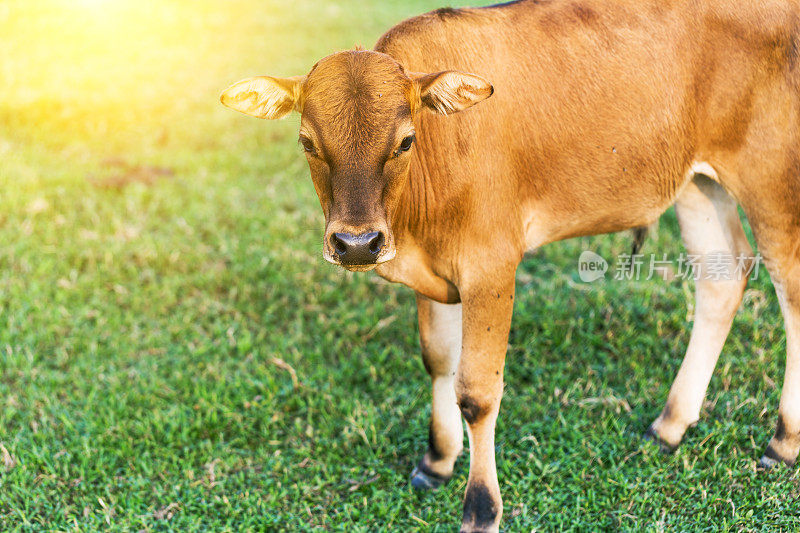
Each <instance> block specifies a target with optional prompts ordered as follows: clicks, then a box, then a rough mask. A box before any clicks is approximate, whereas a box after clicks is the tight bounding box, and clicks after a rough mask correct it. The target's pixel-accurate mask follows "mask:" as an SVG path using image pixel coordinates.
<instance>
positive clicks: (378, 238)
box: [369, 232, 386, 255]
mask: <svg viewBox="0 0 800 533" xmlns="http://www.w3.org/2000/svg"><path fill="white" fill-rule="evenodd" d="M376 233H377V234H376V235H375V236H374V237H373V238H372V239H370V241H369V251H370V252H371V253H372V254H373V255H378V254H379V253H380V251H381V248H383V244H384V242H385V241H386V239H384V237H383V233H381V232H376Z"/></svg>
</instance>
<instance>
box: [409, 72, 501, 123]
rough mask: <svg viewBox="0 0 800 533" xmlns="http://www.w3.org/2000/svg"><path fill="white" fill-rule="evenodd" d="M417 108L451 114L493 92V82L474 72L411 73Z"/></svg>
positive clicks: (472, 104) (470, 105)
mask: <svg viewBox="0 0 800 533" xmlns="http://www.w3.org/2000/svg"><path fill="white" fill-rule="evenodd" d="M411 79H412V80H413V81H414V87H415V89H416V90H415V93H416V95H418V96H417V102H415V103H416V104H417V106H418V108H426V109H429V110H431V111H434V112H435V113H440V114H442V115H450V114H452V113H458V112H459V111H463V110H464V109H467V108H468V107H472V106H474V105H475V104H477V103H478V102H481V101H483V100H485V99H487V98H489V97H490V96H492V93H494V87H492V84H491V83H489V82H488V81H486V80H485V79H483V78H481V77H480V76H476V75H474V74H465V73H463V72H455V71H452V70H447V71H444V72H436V73H434V74H412V75H411Z"/></svg>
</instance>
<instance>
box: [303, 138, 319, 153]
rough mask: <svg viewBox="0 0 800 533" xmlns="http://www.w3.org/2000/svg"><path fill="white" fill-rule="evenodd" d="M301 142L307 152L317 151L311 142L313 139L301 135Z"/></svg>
mask: <svg viewBox="0 0 800 533" xmlns="http://www.w3.org/2000/svg"><path fill="white" fill-rule="evenodd" d="M300 144H302V145H303V150H305V151H306V152H308V153H310V154H313V153H315V152H316V150H315V149H314V143H312V142H311V139H309V138H308V137H300Z"/></svg>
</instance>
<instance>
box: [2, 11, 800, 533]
mask: <svg viewBox="0 0 800 533" xmlns="http://www.w3.org/2000/svg"><path fill="white" fill-rule="evenodd" d="M75 4H76V3H75V2H66V0H63V1H62V0H46V1H42V2H37V3H29V2H22V1H21V0H11V1H8V2H4V3H3V4H1V5H0V35H3V38H2V39H0V69H2V70H1V71H0V90H1V91H2V99H0V183H1V185H2V188H0V242H2V247H0V443H2V446H3V447H4V448H5V449H6V450H7V452H8V454H9V455H8V456H6V457H5V458H4V459H3V457H2V454H0V523H1V524H0V525H1V527H0V529H3V530H20V531H38V530H79V531H92V530H108V529H113V530H119V531H128V530H157V531H162V530H175V531H185V530H194V531H201V530H202V531H212V530H213V531H226V530H228V531H240V530H270V531H273V530H274V531H307V530H333V531H348V532H352V531H414V530H421V531H429V530H432V531H452V530H454V529H455V528H456V527H457V524H458V522H459V520H460V509H461V498H462V494H463V491H464V486H465V482H466V476H467V461H466V459H465V458H462V459H461V460H460V461H459V463H458V465H457V468H456V473H455V476H454V478H453V480H452V481H451V482H450V484H449V485H448V486H446V487H445V488H444V489H442V490H440V491H439V492H437V493H433V494H418V493H415V492H413V491H412V490H411V489H410V487H409V486H408V483H407V476H408V474H409V473H410V471H411V469H412V466H413V465H414V464H415V462H416V461H417V460H418V459H419V457H420V455H421V454H422V452H423V451H424V447H425V445H426V434H427V421H428V416H429V406H428V403H429V388H428V383H429V382H428V378H427V376H426V374H425V371H424V369H423V366H422V363H421V360H420V357H419V355H418V352H419V350H418V343H417V338H416V335H417V330H416V324H415V308H414V297H413V294H412V293H411V291H410V290H409V289H407V288H404V287H401V286H395V285H390V284H387V283H385V282H383V281H382V280H380V279H379V278H376V277H375V276H372V275H354V274H349V273H345V272H343V271H341V270H337V269H336V268H335V267H333V266H331V265H328V264H326V263H325V262H324V261H323V260H322V257H321V243H320V241H321V230H322V215H321V212H320V209H319V205H318V202H317V199H316V197H315V194H314V190H313V187H312V185H311V182H310V179H309V178H308V172H307V169H306V166H305V162H304V161H303V158H302V157H301V153H300V150H299V148H298V146H297V143H296V130H297V125H298V121H297V118H296V117H294V118H291V119H289V120H287V121H283V122H276V123H266V122H262V121H257V120H253V119H248V118H246V117H244V116H241V115H238V114H235V113H232V112H230V111H229V110H225V109H223V108H222V107H221V106H220V105H219V104H218V102H217V98H218V94H219V92H220V90H221V89H222V88H224V87H225V86H227V85H228V84H229V83H231V82H233V81H236V80H238V79H239V78H242V77H246V76H250V75H254V74H262V73H263V74H274V75H294V74H300V73H303V72H305V71H307V70H308V69H309V68H310V66H311V65H313V63H314V62H315V61H316V60H317V59H319V58H320V57H322V56H324V55H326V54H328V53H330V52H332V51H335V50H338V49H343V48H349V47H351V46H353V45H355V44H364V45H366V46H370V45H371V44H372V43H373V42H374V41H375V40H376V38H377V37H378V36H379V35H380V34H381V33H382V31H384V30H385V29H387V28H388V27H390V26H391V25H392V24H394V23H395V22H397V21H399V20H401V19H403V18H406V17H408V16H410V15H412V14H416V13H421V12H423V11H426V10H429V9H431V8H434V7H438V4H437V3H436V2H435V0H433V1H427V0H426V1H421V0H420V1H407V0H404V1H403V2H383V3H377V2H368V1H366V0H362V1H345V0H338V1H325V2H322V1H319V2H311V1H303V2H278V1H277V0H275V1H269V2H257V1H255V0H252V1H246V0H237V1H235V2H211V1H206V0H204V1H201V2H200V1H197V2H189V1H188V0H184V1H174V2H140V3H133V2H118V3H114V2H106V3H102V2H95V4H97V5H96V6H95V7H94V8H91V7H85V6H84V7H74V5H75ZM69 6H73V7H69ZM120 6H121V7H120ZM109 10H110V14H109ZM104 13H105V15H104ZM106 15H108V16H106ZM109 159H114V160H119V159H122V160H124V161H126V162H128V163H129V164H131V165H140V166H142V167H153V166H157V167H167V168H169V169H171V171H172V174H171V175H165V176H156V177H155V179H154V181H152V183H140V182H134V183H131V184H129V185H128V186H125V187H122V188H115V187H103V186H98V185H97V184H98V183H101V184H102V183H104V180H108V179H112V180H113V179H115V178H117V177H118V175H119V174H120V173H123V174H124V173H125V170H124V169H123V168H122V167H121V166H120V165H119V164H117V163H114V162H110V161H109ZM144 172H145V173H147V171H146V170H145V171H144ZM629 245H630V238H629V236H628V235H616V236H606V237H598V238H587V239H581V240H576V241H571V242H566V243H560V244H556V245H551V246H548V247H546V248H544V249H543V250H541V251H540V253H538V254H536V255H534V256H532V257H530V258H528V259H526V260H525V262H524V263H523V265H522V266H521V267H520V269H519V276H518V285H517V299H516V307H515V318H514V327H513V330H512V334H511V338H510V349H509V353H508V365H507V377H506V393H505V398H504V400H503V405H502V409H501V417H500V421H499V425H498V432H497V457H498V470H499V474H500V483H501V490H502V492H503V495H504V499H505V510H504V512H505V517H504V522H503V526H504V528H505V530H506V531H530V530H569V529H572V530H597V529H627V530H636V531H638V530H641V529H649V530H690V529H691V530H706V531H708V530H785V531H789V530H797V529H798V528H800V478H799V477H798V474H797V472H796V470H794V471H793V470H789V469H785V468H782V469H778V470H775V471H774V472H769V473H756V472H755V461H756V459H757V458H758V457H759V456H760V454H761V452H762V451H763V449H764V447H765V446H766V444H767V442H768V440H769V438H770V437H771V434H772V431H773V424H774V421H775V414H776V409H777V404H778V400H779V394H780V383H781V381H782V376H783V362H784V358H785V340H784V335H783V330H782V319H781V317H780V313H779V310H778V306H777V303H776V299H775V297H774V294H773V291H772V288H771V286H770V282H769V279H768V277H767V276H766V275H765V274H764V273H762V275H761V276H760V277H759V279H758V280H757V281H755V282H753V283H752V284H751V285H750V288H749V292H748V295H747V297H746V299H745V303H744V304H743V306H742V309H741V310H740V312H739V315H738V317H737V319H736V322H735V324H734V327H733V331H732V333H731V336H730V338H729V340H728V343H727V344H726V347H725V350H724V352H723V354H722V357H721V360H720V363H719V366H718V370H717V372H716V374H715V376H714V379H713V380H712V383H711V387H710V390H709V394H708V402H707V404H706V408H705V409H704V414H703V417H702V420H701V422H700V423H699V424H698V426H697V427H696V428H694V429H693V430H691V431H690V433H689V434H688V438H687V440H686V442H685V444H684V445H683V446H682V447H681V448H680V450H679V451H678V452H677V453H676V454H674V455H672V456H663V455H661V454H659V453H658V452H656V451H655V450H654V449H653V448H652V447H650V446H644V445H642V444H641V443H640V440H639V437H640V435H641V434H642V432H643V431H644V430H645V428H646V427H647V425H648V424H649V423H650V422H651V421H652V419H653V418H654V417H655V416H656V415H657V414H658V412H659V411H660V409H661V407H662V405H663V402H664V400H665V398H666V395H667V391H668V388H669V385H670V383H671V380H672V378H673V377H674V375H675V373H676V371H677V368H678V366H679V364H680V361H681V357H682V355H683V352H684V350H685V347H686V343H687V341H688V337H689V330H690V326H691V312H690V310H689V311H687V297H689V300H688V301H689V307H688V309H690V308H691V294H692V286H691V282H686V281H681V280H675V281H672V282H663V281H640V282H635V283H631V282H616V281H612V280H610V281H607V282H603V283H595V284H591V285H586V284H582V283H581V282H580V281H578V277H577V268H576V264H577V257H578V255H579V254H580V251H581V250H583V249H585V248H589V249H594V250H597V251H599V252H600V253H602V254H603V255H605V256H607V257H608V256H611V255H613V254H616V253H623V252H626V251H627V250H628V249H629ZM681 250H682V248H681V246H680V243H679V236H678V230H677V224H676V222H675V218H674V215H673V214H671V213H668V214H667V215H665V217H664V219H663V220H662V223H661V228H660V231H659V236H658V238H657V239H656V238H650V239H649V240H648V242H647V245H646V252H647V253H657V254H660V253H663V252H666V253H669V254H672V255H676V254H678V253H679V252H680V251H681ZM278 360H281V361H283V362H285V363H286V365H288V366H286V365H282V364H280V363H279V361H278ZM289 367H291V368H292V369H293V370H294V371H295V372H296V378H297V387H295V386H294V384H293V380H292V374H291V372H290V371H289ZM776 384H777V386H776ZM4 465H5V466H4Z"/></svg>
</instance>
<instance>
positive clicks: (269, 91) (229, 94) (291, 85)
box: [219, 76, 305, 119]
mask: <svg viewBox="0 0 800 533" xmlns="http://www.w3.org/2000/svg"><path fill="white" fill-rule="evenodd" d="M304 80H305V76H295V77H293V78H273V77H271V76H258V77H255V78H248V79H246V80H242V81H240V82H237V83H234V84H233V85H231V86H230V87H228V88H227V89H225V90H224V91H223V92H222V95H221V96H220V98H219V99H220V101H221V102H222V104H223V105H226V106H228V107H230V108H231V109H235V110H236V111H239V112H241V113H244V114H245V115H250V116H253V117H258V118H267V119H276V118H281V117H284V116H286V115H288V114H289V113H290V112H291V111H292V110H293V109H294V110H296V111H298V112H300V113H302V111H303V109H302V100H303V99H302V86H303V81H304Z"/></svg>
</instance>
